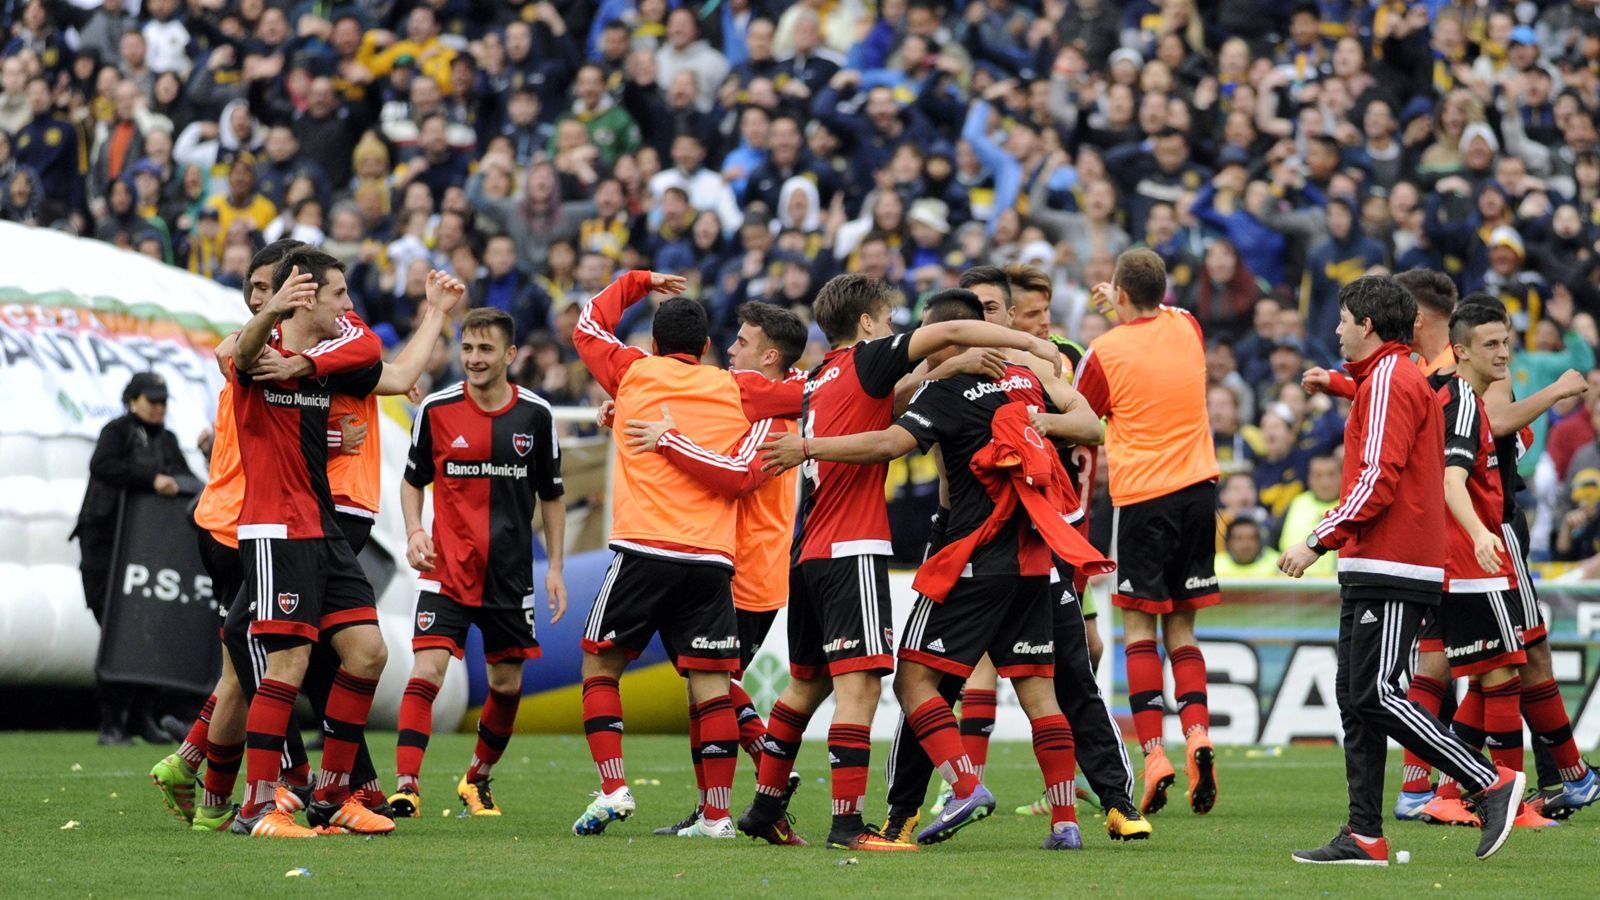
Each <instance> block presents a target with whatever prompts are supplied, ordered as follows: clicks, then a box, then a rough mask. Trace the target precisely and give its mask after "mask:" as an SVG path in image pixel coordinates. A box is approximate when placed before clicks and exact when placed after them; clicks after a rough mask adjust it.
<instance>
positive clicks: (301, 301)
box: [261, 266, 317, 319]
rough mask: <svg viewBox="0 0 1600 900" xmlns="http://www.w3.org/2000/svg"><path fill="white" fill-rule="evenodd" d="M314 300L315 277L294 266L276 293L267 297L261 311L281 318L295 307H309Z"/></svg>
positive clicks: (315, 299) (315, 292) (315, 293)
mask: <svg viewBox="0 0 1600 900" xmlns="http://www.w3.org/2000/svg"><path fill="white" fill-rule="evenodd" d="M316 301H317V284H316V281H315V279H313V278H312V277H311V273H310V272H302V271H300V267H299V266H295V267H294V268H292V269H290V270H289V277H288V278H287V279H285V280H284V282H283V287H280V288H278V291H277V293H275V294H273V295H272V296H271V297H269V298H267V302H266V304H265V305H263V306H262V307H261V311H262V312H264V313H270V314H272V315H275V316H277V317H278V318H280V319H281V318H283V317H284V316H287V315H290V314H292V313H293V312H294V311H295V310H297V309H310V308H311V307H312V305H313V304H315V303H316Z"/></svg>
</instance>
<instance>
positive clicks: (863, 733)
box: [828, 722, 954, 829]
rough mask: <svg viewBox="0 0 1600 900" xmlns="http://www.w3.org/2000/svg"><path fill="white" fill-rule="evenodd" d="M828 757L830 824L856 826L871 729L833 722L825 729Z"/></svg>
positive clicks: (864, 788) (864, 795) (864, 796)
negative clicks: (831, 820) (830, 767)
mask: <svg viewBox="0 0 1600 900" xmlns="http://www.w3.org/2000/svg"><path fill="white" fill-rule="evenodd" d="M952 724H954V723H953V722H952ZM951 736H952V737H954V734H952V735H951ZM828 759H829V762H830V763H831V764H832V767H833V822H834V826H835V827H836V828H837V827H840V826H841V825H842V826H844V827H845V828H847V829H848V828H854V829H859V828H860V824H859V823H860V821H861V806H862V804H864V803H866V801H867V766H868V765H870V764H871V762H872V729H871V728H869V727H868V726H866V725H847V724H839V723H835V724H834V725H833V726H832V727H831V728H829V729H828Z"/></svg>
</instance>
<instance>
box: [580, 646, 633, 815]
mask: <svg viewBox="0 0 1600 900" xmlns="http://www.w3.org/2000/svg"><path fill="white" fill-rule="evenodd" d="M583 733H584V736H585V737H586V738H588V740H589V755H590V756H591V757H593V758H594V767H595V768H596V769H597V770H599V772H600V790H601V791H602V792H603V793H607V794H609V793H612V792H613V791H615V790H616V789H617V788H620V787H626V786H627V784H628V779H627V777H626V776H625V775H624V774H623V771H622V692H621V690H619V689H618V686H617V680H616V679H615V678H612V677H611V676H609V675H591V676H589V677H588V678H585V679H584V680H583Z"/></svg>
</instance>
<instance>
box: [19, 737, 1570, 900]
mask: <svg viewBox="0 0 1600 900" xmlns="http://www.w3.org/2000/svg"><path fill="white" fill-rule="evenodd" d="M375 738H376V740H375V741H374V746H375V748H376V750H377V755H378V756H379V759H380V760H382V761H384V762H387V761H388V760H390V759H392V755H391V754H392V751H393V746H394V737H393V735H392V734H387V733H385V734H377V735H375ZM470 751H471V739H470V738H469V737H468V736H466V735H454V734H451V735H440V736H436V737H435V738H434V740H433V744H432V746H431V747H430V749H429V753H428V758H427V770H426V772H425V773H424V779H423V788H424V791H425V796H424V798H423V802H424V808H423V816H422V817H421V818H420V819H418V820H415V821H402V822H401V823H400V827H399V829H398V830H397V831H396V833H395V834H394V835H393V836H390V837H387V838H378V839H362V838H318V839H316V840H315V841H304V842H301V841H283V842H277V841H266V840H248V839H245V838H238V837H232V836H221V835H207V834H195V833H192V832H189V831H187V830H185V829H184V828H181V827H180V826H179V823H178V822H177V821H176V820H175V819H174V818H173V817H172V816H171V815H169V814H168V813H167V812H166V810H165V808H164V807H163V806H162V805H161V803H160V799H159V797H158V795H157V792H156V790H155V788H154V787H152V786H151V784H150V783H149V781H148V779H147V778H146V774H145V773H146V772H147V771H148V769H149V767H150V765H151V764H152V763H154V762H155V761H156V760H157V759H158V758H159V757H160V756H161V755H162V754H164V753H165V752H167V751H166V750H165V749H152V748H149V747H136V748H124V749H102V748H99V747H96V746H95V745H94V739H93V736H92V735H89V734H83V733H68V734H60V733H49V734H44V733H11V734H0V759H3V760H5V766H4V768H3V769H0V846H4V847H5V848H6V849H7V851H8V853H7V856H8V858H9V865H7V866H5V867H4V869H0V896H6V897H21V896H39V895H56V896H59V895H66V896H78V897H82V896H92V895H99V896H111V895H115V896H117V897H129V896H138V897H143V896H156V895H166V896H172V895H180V896H191V895H192V896H200V895H203V896H206V897H236V896H258V895H264V894H267V893H268V892H272V893H274V894H282V895H289V896H295V895H332V894H342V895H344V896H347V897H348V896H358V895H359V896H363V897H366V896H401V897H409V896H456V897H470V896H485V895H489V894H491V893H502V892H503V893H509V894H513V895H537V896H579V895H587V896H612V895H624V896H643V895H649V896H684V897H689V896H694V897H701V898H703V897H706V896H708V895H711V896H719V897H734V896H738V897H746V896H774V897H787V896H806V897H811V896H848V895H852V894H855V895H866V896H876V897H907V898H913V897H919V898H920V897H933V896H953V895H967V896H972V895H974V894H978V893H982V894H984V895H997V896H1007V897H1011V896H1019V897H1021V896H1047V895H1050V896H1060V895H1063V894H1066V893H1068V892H1081V891H1089V892H1096V893H1101V894H1105V895H1108V896H1155V895H1157V894H1158V892H1159V893H1161V894H1165V895H1168V896H1248V897H1259V896H1261V895H1263V894H1284V895H1292V896H1328V895H1333V896H1358V895H1368V896H1385V897H1397V896H1402V897H1403V896H1408V895H1409V896H1412V897H1426V896H1429V895H1432V896H1439V897H1443V896H1447V895H1448V896H1452V897H1453V896H1458V895H1462V894H1465V895H1469V896H1496V895H1500V896H1512V895H1521V894H1533V895H1538V896H1541V897H1560V896H1573V897H1576V896H1594V894H1595V890H1596V889H1595V881H1596V878H1597V876H1600V865H1597V863H1596V860H1597V859H1600V813H1593V812H1592V813H1588V814H1580V815H1579V816H1578V817H1577V818H1576V819H1574V820H1572V821H1571V822H1569V823H1568V824H1566V825H1564V826H1562V827H1560V828H1555V829H1549V830H1546V831H1544V832H1540V833H1528V832H1522V831H1519V832H1518V833H1517V834H1515V835H1513V837H1512V839H1511V842H1510V843H1509V844H1508V845H1507V847H1506V848H1505V849H1504V850H1502V851H1501V853H1500V854H1499V855H1498V856H1496V857H1495V858H1494V859H1493V860H1491V861H1489V862H1487V863H1480V862H1477V861H1476V860H1474V859H1473V858H1472V850H1473V848H1474V846H1475V845H1476V842H1477V834H1476V832H1474V831H1470V830H1466V829H1446V828H1438V827H1433V826H1425V825H1417V824H1399V823H1394V822H1390V823H1389V827H1388V835H1389V838H1390V841H1391V847H1392V848H1394V849H1408V850H1410V851H1411V853H1412V855H1413V862H1412V863H1411V864H1410V865H1408V866H1391V867H1390V868H1389V869H1387V870H1380V869H1367V870H1359V871H1353V870H1339V869H1335V870H1330V869H1328V868H1325V867H1311V866H1298V865H1294V864H1292V863H1291V862H1290V861H1289V851H1290V850H1292V849H1295V848H1297V847H1307V846H1315V845H1318V844H1320V843H1322V842H1323V841H1324V840H1326V839H1327V838H1328V837H1330V836H1331V835H1332V834H1333V833H1334V831H1335V829H1337V827H1338V825H1339V823H1340V821H1341V818H1342V814H1343V808H1344V770H1343V766H1342V762H1341V757H1340V755H1339V752H1338V750H1337V749H1333V748H1309V749H1292V750H1289V751H1286V752H1285V753H1284V754H1283V755H1282V756H1280V757H1276V758H1260V757H1259V756H1257V755H1252V754H1247V753H1246V752H1245V751H1243V750H1239V749H1227V748H1224V749H1222V750H1221V751H1220V761H1219V777H1220V779H1221V787H1222V794H1221V799H1220V802H1219V804H1218V806H1217V809H1216V811H1214V812H1213V813H1212V814H1211V815H1210V816H1207V817H1205V818H1197V817H1195V816H1193V815H1191V814H1190V813H1189V812H1188V810H1187V808H1185V807H1183V805H1182V795H1181V787H1182V773H1181V771H1180V773H1179V788H1180V792H1179V794H1178V795H1177V796H1178V804H1179V805H1178V806H1177V807H1171V808H1169V809H1168V810H1167V811H1165V812H1163V813H1161V814H1159V815H1157V816H1156V817H1155V826H1156V832H1155V837H1154V839H1153V840H1151V841H1149V842H1146V843H1143V844H1130V845H1122V844H1114V843H1112V842H1111V841H1109V840H1107V839H1106V837H1105V836H1104V832H1103V831H1102V830H1101V826H1100V821H1099V820H1098V819H1096V818H1095V815H1094V812H1093V811H1092V810H1091V809H1090V808H1088V807H1087V806H1083V805H1080V811H1081V817H1082V821H1083V825H1084V832H1085V835H1084V836H1085V840H1086V842H1087V847H1086V848H1085V849H1084V850H1083V851H1082V852H1079V853H1057V854H1046V853H1044V852H1043V851H1040V850H1038V849H1037V847H1038V844H1039V842H1040V840H1041V839H1042V838H1043V837H1044V831H1045V828H1046V825H1045V823H1044V820H1042V819H1038V818H1023V817H1018V816H1014V815H1012V814H1011V809H1012V807H1014V806H1016V805H1018V804H1021V803H1024V802H1027V801H1029V800H1032V799H1033V798H1034V796H1035V795H1036V794H1037V793H1038V790H1039V789H1038V784H1039V781H1038V777H1039V776H1038V770H1037V769H1036V768H1035V767H1034V762H1033V756H1032V753H1031V752H1030V749H1029V748H1028V747H1027V746H1026V745H1025V744H1019V743H1008V744H998V743H997V744H996V745H995V746H994V748H993V749H992V751H991V754H990V758H989V766H988V771H989V785H990V787H991V789H992V790H993V791H994V793H995V795H996V796H997V797H998V798H999V799H1000V802H1001V808H1000V810H999V811H998V812H997V814H996V815H995V817H994V818H992V819H990V820H988V821H985V822H981V823H978V824H976V825H974V826H972V827H971V828H970V829H969V830H967V831H964V832H962V833H961V835H960V836H959V837H957V838H956V839H955V840H953V841H951V842H949V843H945V844H941V845H938V846H936V847H933V848H928V849H924V850H923V851H922V852H920V853H917V854H915V855H912V854H901V855H894V856H890V857H883V856H874V855H872V854H864V853H858V854H846V853H840V852H837V851H830V850H826V849H821V848H819V847H811V848H806V849H791V848H778V847H769V846H766V845H760V846H754V845H751V844H750V843H748V842H746V841H743V840H740V841H737V842H735V841H728V842H717V843H710V842H690V841H686V840H682V839H678V838H657V837H653V836H652V835H651V834H650V831H651V829H652V828H654V827H655V826H658V825H663V824H666V823H668V822H672V821H675V820H676V819H678V818H679V817H680V816H681V815H682V814H683V813H684V812H685V811H686V810H687V809H688V807H689V805H690V804H691V803H692V802H693V797H694V794H693V780H692V778H691V777H690V772H689V766H688V760H687V753H686V752H685V750H684V745H683V741H682V740H681V739H677V738H671V737H634V738H629V740H628V742H627V760H628V775H629V778H630V779H633V780H635V782H636V783H635V785H634V787H633V791H634V793H635V795H636V796H637V798H638V801H639V813H638V815H637V816H636V817H635V818H634V819H632V820H630V821H627V822H622V823H615V824H613V825H612V826H611V828H610V830H609V831H608V832H607V833H606V834H605V835H604V836H603V837H598V838H578V837H574V836H573V835H572V834H571V833H570V831H569V829H570V827H571V825H572V820H573V819H574V818H575V817H576V816H577V815H578V813H579V812H581V811H582V809H583V807H584V805H585V803H587V802H588V792H589V791H590V790H592V789H593V788H594V787H595V786H596V785H595V776H594V770H593V767H592V765H591V764H590V762H589V758H588V754H587V752H586V749H585V746H584V743H583V740H582V738H581V737H577V736H573V737H535V736H518V737H517V738H515V739H513V741H512V743H511V748H510V752H509V753H508V754H507V756H506V759H505V760H504V761H503V762H502V763H501V764H500V766H499V767H498V769H497V770H496V781H495V796H496V798H497V799H498V800H499V801H500V803H501V804H502V805H503V806H504V807H505V809H506V810H507V812H506V815H505V816H504V817H502V818H500V819H481V820H472V819H462V818H459V817H457V816H456V812H457V811H458V810H459V808H460V806H459V803H458V802H457V801H456V799H455V796H454V790H453V788H454V784H455V780H456V778H457V777H458V776H459V773H460V768H459V767H460V766H462V765H464V764H465V762H466V759H467V757H468V755H469V754H470ZM885 753H886V748H885V747H882V746H879V747H876V748H874V757H873V764H874V770H873V782H872V785H871V788H870V792H871V794H870V802H869V813H870V816H869V818H876V817H879V816H881V814H882V809H883V807H882V800H881V798H882V790H883V782H882V779H881V774H880V773H881V763H882V761H883V759H884V754H885ZM80 767H81V768H80ZM382 768H387V765H384V766H382ZM1397 768H1398V759H1397V758H1396V759H1394V760H1391V773H1390V779H1389V780H1390V783H1391V785H1392V784H1394V783H1395V781H1396V778H1397V774H1396V770H1397ZM800 771H801V772H802V773H803V774H804V775H805V776H806V780H805V783H804V786H803V787H802V788H801V790H800V793H799V794H798V795H797V796H796V799H795V804H794V812H795V813H796V815H797V816H798V818H799V822H798V830H799V831H800V833H801V834H802V835H804V836H806V837H808V838H810V839H812V840H814V841H818V842H820V841H821V839H822V838H823V837H824V833H825V831H826V823H827V821H828V818H827V810H828V789H827V786H826V784H825V783H822V782H820V781H819V779H818V776H819V775H824V774H825V772H826V767H825V766H824V764H823V757H822V755H821V752H820V751H819V749H818V748H817V747H815V746H811V745H808V746H807V747H806V749H805V751H804V752H803V754H802V756H801V762H800ZM639 779H644V781H645V783H643V784H639V783H637V782H638V780H639ZM658 781H659V784H657V783H656V782H658ZM750 791H751V780H750V772H749V766H748V765H745V764H744V763H743V761H741V766H740V772H739V780H738V783H737V784H736V785H735V798H736V800H735V802H736V804H738V805H741V806H742V804H744V803H745V802H747V801H748V798H749V795H750ZM444 813H447V814H444ZM69 819H70V820H76V821H78V822H81V823H82V824H81V827H79V828H77V829H75V830H67V831H63V830H61V826H62V825H63V824H64V823H66V822H67V821H68V820H69ZM852 859H854V860H856V864H854V865H845V863H847V862H848V861H849V860H852ZM296 867H305V868H307V869H310V870H311V873H312V874H311V877H310V878H296V879H287V880H286V879H285V877H284V873H285V872H287V871H288V870H290V869H294V868H296Z"/></svg>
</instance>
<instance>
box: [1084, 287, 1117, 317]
mask: <svg viewBox="0 0 1600 900" xmlns="http://www.w3.org/2000/svg"><path fill="white" fill-rule="evenodd" d="M1089 302H1090V303H1091V304H1093V306H1094V309H1095V312H1098V313H1099V314H1100V315H1102V316H1106V317H1108V318H1110V319H1111V320H1112V321H1113V322H1115V321H1116V320H1117V291H1116V289H1115V288H1113V287H1112V286H1111V283H1110V282H1106V281H1102V282H1100V283H1099V284H1097V285H1095V286H1094V288H1093V289H1091V290H1090V291H1089Z"/></svg>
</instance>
